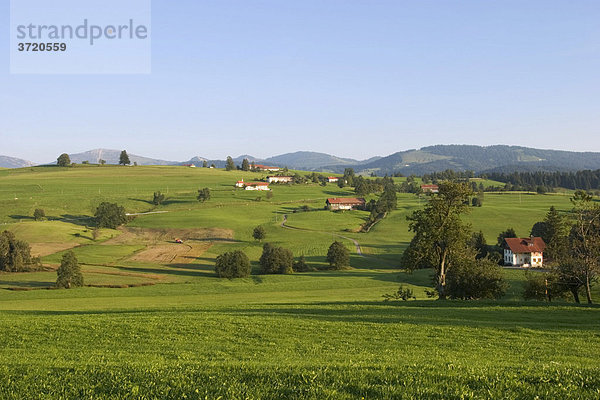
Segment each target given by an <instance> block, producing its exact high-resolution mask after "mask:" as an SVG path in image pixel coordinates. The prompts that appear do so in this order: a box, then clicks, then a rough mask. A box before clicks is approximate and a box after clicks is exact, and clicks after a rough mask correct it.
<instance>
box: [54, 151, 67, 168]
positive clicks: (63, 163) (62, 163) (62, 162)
mask: <svg viewBox="0 0 600 400" xmlns="http://www.w3.org/2000/svg"><path fill="white" fill-rule="evenodd" d="M56 164H57V165H58V166H59V167H68V166H69V165H71V158H70V157H69V155H68V154H67V153H62V154H61V155H60V156H58V158H57V159H56Z"/></svg>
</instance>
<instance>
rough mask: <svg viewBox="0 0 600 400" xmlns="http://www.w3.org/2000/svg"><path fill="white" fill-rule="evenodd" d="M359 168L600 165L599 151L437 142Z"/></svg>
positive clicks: (414, 170) (413, 170) (421, 170)
mask: <svg viewBox="0 0 600 400" xmlns="http://www.w3.org/2000/svg"><path fill="white" fill-rule="evenodd" d="M346 167H348V165H329V166H327V167H325V168H323V169H324V170H329V171H334V172H342V171H343V170H344V168H346ZM352 168H354V169H355V171H356V172H359V173H363V174H368V173H376V174H377V175H384V174H393V173H396V172H400V173H403V174H404V175H410V174H415V175H422V174H425V173H431V172H436V171H443V170H446V169H453V170H457V171H464V170H472V171H475V172H484V171H489V170H494V171H497V170H503V169H505V168H507V169H509V170H512V171H514V170H523V171H531V170H536V171H574V170H584V169H599V168H600V153H591V152H586V153H582V152H570V151H559V150H541V149H533V148H528V147H519V146H504V145H498V146H487V147H483V146H470V145H438V146H430V147H423V148H421V149H419V150H414V149H413V150H407V151H402V152H398V153H394V154H391V155H389V156H387V157H383V158H381V159H378V160H375V161H372V162H367V163H363V164H356V165H353V166H352Z"/></svg>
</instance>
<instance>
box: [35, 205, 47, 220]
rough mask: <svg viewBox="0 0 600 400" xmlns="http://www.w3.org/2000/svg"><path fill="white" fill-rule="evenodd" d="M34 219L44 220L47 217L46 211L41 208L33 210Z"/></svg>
mask: <svg viewBox="0 0 600 400" xmlns="http://www.w3.org/2000/svg"><path fill="white" fill-rule="evenodd" d="M33 219H35V220H36V221H43V220H44V219H46V212H45V211H44V210H42V209H41V208H36V209H35V211H34V212H33Z"/></svg>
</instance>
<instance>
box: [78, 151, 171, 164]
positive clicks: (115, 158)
mask: <svg viewBox="0 0 600 400" xmlns="http://www.w3.org/2000/svg"><path fill="white" fill-rule="evenodd" d="M120 155H121V150H110V149H95V150H89V151H85V152H83V153H77V154H69V158H70V159H71V162H74V163H77V164H81V163H82V162H84V161H88V162H89V163H91V164H97V163H98V162H99V160H104V161H106V163H107V164H118V163H119V156H120ZM127 155H128V156H129V161H131V163H132V164H133V163H134V162H136V163H138V165H177V164H178V162H176V161H165V160H159V159H155V158H148V157H142V156H137V155H135V154H130V153H127Z"/></svg>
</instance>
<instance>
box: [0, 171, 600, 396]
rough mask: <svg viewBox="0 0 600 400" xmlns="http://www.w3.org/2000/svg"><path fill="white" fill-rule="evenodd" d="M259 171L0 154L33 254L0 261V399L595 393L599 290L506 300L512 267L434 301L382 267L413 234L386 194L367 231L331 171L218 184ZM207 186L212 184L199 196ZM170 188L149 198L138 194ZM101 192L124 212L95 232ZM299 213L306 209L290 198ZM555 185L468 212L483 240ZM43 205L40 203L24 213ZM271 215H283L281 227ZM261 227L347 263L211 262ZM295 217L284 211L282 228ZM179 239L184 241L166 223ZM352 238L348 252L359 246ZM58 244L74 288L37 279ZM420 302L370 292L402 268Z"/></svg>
mask: <svg viewBox="0 0 600 400" xmlns="http://www.w3.org/2000/svg"><path fill="white" fill-rule="evenodd" d="M264 176H266V174H259V173H251V172H241V171H231V172H226V171H223V170H211V169H203V168H186V167H115V166H104V167H97V166H82V167H76V168H58V167H40V168H25V169H20V170H3V171H0V223H2V224H3V225H2V226H0V228H1V229H9V230H11V231H13V232H14V233H15V234H16V235H17V236H18V237H19V238H22V239H25V240H27V241H29V242H30V243H31V245H32V251H33V252H34V253H35V254H37V255H40V256H41V257H42V262H43V264H44V266H45V270H42V271H36V272H31V273H10V274H9V273H0V288H10V289H12V290H0V324H1V325H2V326H3V327H4V329H3V340H2V345H0V360H1V363H0V365H1V366H0V382H1V384H0V397H1V398H9V399H10V398H13V399H21V398H39V399H42V398H44V399H45V398H103V399H104V398H115V399H116V398H132V399H138V398H139V399H143V398H196V399H205V398H208V399H213V398H219V397H221V398H249V399H264V398H315V399H323V398H332V399H333V398H335V399H337V398H348V399H354V398H361V397H364V398H406V399H410V398H439V399H442V398H444V399H448V398H456V399H459V398H507V399H508V398H534V397H536V396H537V397H538V398H546V399H556V398H573V399H575V398H599V397H600V378H599V376H600V374H599V372H600V367H599V366H598V362H597V360H598V359H599V357H600V334H599V333H598V332H600V308H598V307H595V306H592V307H587V306H575V305H573V304H571V303H567V302H558V303H555V304H550V305H548V304H545V303H538V302H523V301H521V298H520V295H521V289H522V283H523V272H522V271H518V270H506V271H505V273H506V277H507V279H508V280H509V282H510V284H511V286H510V288H509V290H508V293H507V295H506V297H505V298H504V299H503V300H501V301H498V302H459V301H447V302H440V301H433V300H431V299H428V298H427V297H426V295H425V290H426V289H427V288H428V287H429V285H430V272H429V271H427V270H422V271H417V272H416V273H414V274H407V273H405V272H402V271H399V270H398V262H399V257H400V256H401V254H402V251H403V249H404V248H405V247H406V246H407V244H408V242H409V240H410V238H411V235H410V232H408V225H407V221H406V216H407V215H409V214H410V213H411V212H412V211H414V210H416V209H417V208H418V207H421V206H423V205H424V202H425V199H424V198H419V197H417V196H415V195H411V194H399V195H398V209H397V210H395V211H393V212H392V213H390V214H389V215H388V217H387V218H386V219H384V220H383V221H381V222H380V223H378V224H377V225H376V226H375V227H374V228H373V229H372V230H371V232H370V233H368V234H364V233H357V228H358V226H359V225H360V224H361V223H362V222H364V219H365V218H366V217H367V216H368V213H366V212H364V211H351V212H335V213H334V212H330V211H326V210H324V209H323V206H324V203H325V199H326V198H328V197H342V196H353V193H352V191H351V189H350V188H344V189H340V188H338V187H337V186H336V185H333V184H329V185H327V186H319V185H317V184H306V185H289V186H288V185H272V188H273V198H271V199H267V198H266V195H265V193H258V192H250V191H243V190H239V189H237V190H236V189H235V188H233V184H234V183H235V181H237V180H238V179H241V178H243V179H244V181H252V180H257V179H259V178H261V177H264ZM203 187H209V188H210V189H211V195H212V196H211V199H210V200H209V201H207V202H205V203H199V202H198V201H197V200H196V197H195V196H196V193H197V190H198V189H200V188H203ZM158 190H160V191H161V192H163V193H165V195H166V201H165V203H164V204H163V205H161V206H157V207H155V206H154V205H152V204H151V199H152V193H153V192H155V191H158ZM102 201H111V202H117V203H119V204H121V205H123V206H124V207H125V208H126V210H127V212H129V213H144V212H149V211H166V212H164V213H160V214H147V215H139V216H137V217H136V218H135V219H133V220H132V221H131V222H130V223H129V224H127V225H126V226H125V227H122V228H120V229H118V230H108V229H103V230H101V231H100V232H98V236H97V237H96V238H94V236H93V228H94V227H93V223H92V219H91V218H90V217H91V216H92V215H93V210H94V209H95V207H96V206H97V205H98V204H100V202H102ZM305 205H306V206H308V208H309V211H302V209H301V207H302V206H305ZM551 205H554V206H556V207H557V209H559V210H560V211H563V212H567V211H568V210H569V209H570V203H569V197H568V195H564V194H556V195H551V194H548V195H533V194H527V193H521V194H519V193H510V194H504V193H503V194H495V193H486V194H485V198H484V203H483V207H481V208H472V209H471V213H470V214H469V215H467V216H466V217H465V218H466V219H467V220H468V221H469V222H470V223H471V224H472V226H473V229H474V230H482V231H483V232H484V234H485V236H486V239H487V240H488V243H494V242H495V240H496V236H497V235H498V233H499V232H500V231H502V230H505V229H506V228H509V227H513V228H515V230H516V231H517V233H518V234H519V235H522V236H525V235H528V234H529V230H530V229H531V226H532V225H533V223H535V222H536V221H539V220H541V219H542V218H543V217H544V215H545V214H546V212H547V210H548V208H549V207H550V206H551ZM36 208H43V209H44V210H45V211H46V215H47V216H48V221H33V220H32V217H31V216H32V215H33V211H34V210H35V209H36ZM284 218H286V222H285V225H286V226H287V228H286V227H283V226H282V223H283V222H284ZM257 225H262V226H264V227H265V229H266V231H267V238H266V239H265V241H269V242H272V243H275V244H277V245H281V246H284V247H287V248H290V249H291V250H292V251H293V253H294V256H296V257H297V256H300V255H304V256H305V257H306V260H307V261H308V262H309V264H311V265H312V266H313V267H320V266H324V265H325V264H326V262H325V254H326V252H327V248H328V246H329V244H330V243H331V242H332V241H333V240H340V241H342V242H343V243H344V244H345V245H347V246H348V249H350V250H351V254H352V256H351V266H352V268H351V269H348V270H345V271H313V272H308V273H301V274H294V275H258V274H255V275H253V276H252V277H250V278H246V279H239V280H221V279H218V278H216V277H215V275H214V259H215V257H216V256H217V255H219V254H221V253H222V252H224V251H229V250H232V249H239V250H243V251H245V252H246V253H247V254H248V256H249V258H250V260H251V262H252V264H253V268H254V269H255V270H257V269H258V258H259V257H260V253H261V247H262V244H263V243H259V242H257V241H255V240H253V239H252V237H251V232H252V229H253V228H254V227H255V226H257ZM290 228H296V229H290ZM175 238H181V239H183V240H184V244H183V245H179V244H175V243H173V242H174V239H175ZM349 239H353V240H356V241H358V243H359V244H360V247H361V249H362V252H363V253H364V256H361V255H359V254H357V252H356V248H355V245H354V243H353V242H352V241H350V240H349ZM67 249H72V250H73V251H74V252H75V253H76V255H77V257H78V259H79V261H80V263H81V264H82V269H83V273H84V278H85V281H86V284H87V285H90V286H88V287H84V288H80V289H72V290H42V289H44V288H48V287H51V286H52V284H53V283H54V281H55V280H56V272H55V268H56V267H57V265H58V264H59V263H60V258H61V257H62V254H63V252H64V251H66V250H67ZM400 283H402V284H403V285H405V286H407V287H410V288H412V289H413V290H414V292H415V295H416V297H417V300H416V301H408V302H383V301H382V295H383V294H384V293H391V292H392V291H394V290H395V289H397V287H398V285H399V284H400ZM595 294H596V296H598V295H599V294H600V293H598V291H597V290H596V291H595Z"/></svg>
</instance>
